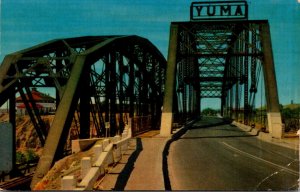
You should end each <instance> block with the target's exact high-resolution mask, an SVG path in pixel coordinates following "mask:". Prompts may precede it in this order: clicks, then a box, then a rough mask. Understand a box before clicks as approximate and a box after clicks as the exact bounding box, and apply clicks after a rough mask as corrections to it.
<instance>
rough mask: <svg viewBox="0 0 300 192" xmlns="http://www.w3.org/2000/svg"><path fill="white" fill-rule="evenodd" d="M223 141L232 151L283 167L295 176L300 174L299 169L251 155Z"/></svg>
mask: <svg viewBox="0 0 300 192" xmlns="http://www.w3.org/2000/svg"><path fill="white" fill-rule="evenodd" d="M221 143H222V144H223V145H225V146H226V147H227V148H229V149H231V150H232V151H235V152H238V153H240V154H243V155H245V156H247V157H250V158H252V159H255V160H258V161H262V162H264V163H266V164H269V165H272V166H275V167H278V168H280V169H283V170H285V171H286V172H288V173H290V174H293V175H295V176H299V172H297V171H294V170H292V169H289V168H286V167H284V166H281V165H278V164H276V163H273V162H271V161H268V160H265V159H262V158H259V157H256V156H254V155H251V154H249V153H246V152H244V151H241V150H239V149H237V148H235V147H233V146H231V145H229V144H228V143H226V142H221Z"/></svg>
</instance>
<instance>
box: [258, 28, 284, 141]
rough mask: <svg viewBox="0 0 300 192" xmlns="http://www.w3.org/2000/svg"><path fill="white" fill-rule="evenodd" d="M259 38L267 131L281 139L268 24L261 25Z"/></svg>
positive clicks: (280, 123) (279, 115) (280, 124)
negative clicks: (261, 51)
mask: <svg viewBox="0 0 300 192" xmlns="http://www.w3.org/2000/svg"><path fill="white" fill-rule="evenodd" d="M260 37H261V42H262V50H263V73H264V82H265V90H266V91H265V94H266V104H267V117H268V126H269V131H270V133H271V135H272V137H275V138H281V137H282V121H281V114H280V108H279V99H278V92H277V82H276V75H275V67H274V61H273V51H272V44H271V34H270V28H269V23H263V24H261V27H260Z"/></svg>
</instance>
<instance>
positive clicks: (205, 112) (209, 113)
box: [202, 107, 218, 116]
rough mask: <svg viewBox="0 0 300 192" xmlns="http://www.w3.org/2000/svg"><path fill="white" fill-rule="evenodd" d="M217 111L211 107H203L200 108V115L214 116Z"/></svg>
mask: <svg viewBox="0 0 300 192" xmlns="http://www.w3.org/2000/svg"><path fill="white" fill-rule="evenodd" d="M217 113H218V110H215V109H212V108H209V107H208V108H205V109H203V110H202V115H205V116H216V115H217Z"/></svg>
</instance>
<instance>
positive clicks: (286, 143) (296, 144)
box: [231, 121, 299, 151]
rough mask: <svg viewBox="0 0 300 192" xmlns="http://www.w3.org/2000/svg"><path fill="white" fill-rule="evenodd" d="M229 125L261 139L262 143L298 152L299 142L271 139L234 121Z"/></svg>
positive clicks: (268, 135) (269, 135)
mask: <svg viewBox="0 0 300 192" xmlns="http://www.w3.org/2000/svg"><path fill="white" fill-rule="evenodd" d="M231 124H232V125H235V126H236V127H238V128H240V129H242V130H243V131H246V132H249V133H250V134H251V135H254V136H257V138H258V139H261V140H263V141H266V142H269V143H273V144H275V145H279V146H282V147H286V148H290V149H293V150H298V151H299V141H298V142H289V141H288V139H284V138H282V139H277V138H273V137H272V136H271V134H270V133H264V132H261V131H259V130H257V129H255V128H252V127H250V126H248V125H244V124H241V123H238V122H236V121H233V122H232V123H231Z"/></svg>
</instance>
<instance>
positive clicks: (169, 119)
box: [161, 20, 282, 138]
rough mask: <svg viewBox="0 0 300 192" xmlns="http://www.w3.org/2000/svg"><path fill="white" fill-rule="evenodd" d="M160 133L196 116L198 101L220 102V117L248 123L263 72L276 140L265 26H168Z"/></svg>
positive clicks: (231, 23)
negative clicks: (215, 100)
mask: <svg viewBox="0 0 300 192" xmlns="http://www.w3.org/2000/svg"><path fill="white" fill-rule="evenodd" d="M167 66H168V68H167V73H166V74H167V76H166V85H168V86H166V90H165V97H164V105H163V114H162V122H161V134H162V135H169V134H170V133H171V131H172V125H173V123H180V122H186V121H188V120H189V119H193V118H195V117H199V116H200V109H201V99H203V98H220V100H221V113H222V115H223V116H229V117H231V118H233V119H238V118H239V111H240V109H241V108H243V115H242V116H243V122H244V124H246V125H248V124H249V121H250V120H251V119H250V118H251V112H252V109H253V108H252V107H253V103H254V102H255V94H256V92H257V86H258V81H259V76H260V71H263V77H264V79H263V81H264V84H265V99H266V106H267V117H268V129H269V132H270V133H271V134H272V136H273V137H276V138H281V136H282V124H281V114H280V110H279V101H278V93H277V83H276V77H275V70H274V62H273V53H272V46H271V36H270V29H269V23H268V21H267V20H255V21H250V20H249V21H248V20H245V21H244V20H242V21H191V22H173V23H172V24H171V29H170V41H169V53H168V63H167Z"/></svg>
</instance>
